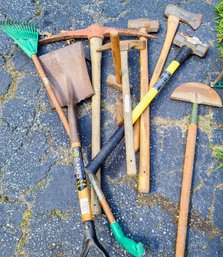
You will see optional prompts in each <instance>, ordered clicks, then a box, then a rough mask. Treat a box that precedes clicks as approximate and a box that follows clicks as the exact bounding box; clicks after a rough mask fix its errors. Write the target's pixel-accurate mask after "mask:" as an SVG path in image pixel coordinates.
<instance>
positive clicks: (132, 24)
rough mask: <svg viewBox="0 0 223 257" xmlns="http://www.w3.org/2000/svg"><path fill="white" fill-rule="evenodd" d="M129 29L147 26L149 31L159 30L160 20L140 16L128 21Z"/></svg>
mask: <svg viewBox="0 0 223 257" xmlns="http://www.w3.org/2000/svg"><path fill="white" fill-rule="evenodd" d="M128 28H129V29H136V30H139V29H141V28H145V29H146V31H147V32H148V33H150V32H157V31H158V30H159V21H158V20H150V19H145V18H139V19H136V20H129V21H128Z"/></svg>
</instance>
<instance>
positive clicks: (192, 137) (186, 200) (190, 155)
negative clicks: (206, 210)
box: [175, 124, 197, 257]
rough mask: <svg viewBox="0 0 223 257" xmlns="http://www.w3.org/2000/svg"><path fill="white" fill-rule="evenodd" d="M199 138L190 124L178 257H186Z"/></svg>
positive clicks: (183, 182) (181, 198)
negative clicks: (191, 193)
mask: <svg viewBox="0 0 223 257" xmlns="http://www.w3.org/2000/svg"><path fill="white" fill-rule="evenodd" d="M196 137H197V125H196V124H190V125H189V128H188V134H187V143H186V151H185V159H184V169H183V180H182V189H181V197H180V210H179V221H178V231H177V241H176V255H175V256H176V257H184V253H185V245H186V237H187V224H188V211H189V204H190V192H191V183H192V176H193V166H194V156H195V147H196Z"/></svg>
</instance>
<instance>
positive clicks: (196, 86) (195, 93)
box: [170, 82, 222, 107]
mask: <svg viewBox="0 0 223 257" xmlns="http://www.w3.org/2000/svg"><path fill="white" fill-rule="evenodd" d="M170 98H171V99H174V100H179V101H184V102H190V103H196V104H205V105H210V106H215V107H222V102H221V98H220V97H219V95H218V94H217V93H216V92H215V90H214V89H212V88H210V87H209V86H207V85H205V84H202V83H196V82H190V83H185V84H183V85H181V86H179V87H177V88H176V89H175V90H174V91H173V93H172V95H171V97H170Z"/></svg>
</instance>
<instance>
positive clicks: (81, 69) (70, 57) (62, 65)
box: [40, 42, 109, 257]
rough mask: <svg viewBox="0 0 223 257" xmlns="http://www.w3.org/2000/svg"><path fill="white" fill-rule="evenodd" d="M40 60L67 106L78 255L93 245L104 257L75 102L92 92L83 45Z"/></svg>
mask: <svg viewBox="0 0 223 257" xmlns="http://www.w3.org/2000/svg"><path fill="white" fill-rule="evenodd" d="M40 62H41V64H42V66H43V68H44V70H45V71H46V73H47V76H48V78H49V80H50V81H51V83H52V84H53V89H54V92H55V94H56V96H57V98H58V100H59V102H60V105H61V106H68V120H69V125H70V131H71V137H70V142H71V152H72V155H73V158H74V159H73V160H74V169H75V176H76V184H77V191H78V197H79V202H80V210H81V216H82V222H83V227H84V235H85V237H84V242H83V251H82V254H81V256H82V257H84V256H87V254H88V252H89V249H90V246H93V245H94V246H95V247H96V248H98V250H99V251H100V252H101V253H102V254H103V256H109V255H108V253H107V252H106V251H105V249H104V248H103V247H102V246H101V244H100V243H99V241H98V239H97V236H96V232H95V227H94V222H93V218H92V212H91V207H90V197H89V192H88V188H87V180H86V174H85V171H84V164H83V160H82V155H81V143H80V139H79V136H78V125H77V117H76V112H75V106H76V105H77V103H79V102H80V101H82V100H85V99H87V98H89V97H90V96H92V95H93V94H94V91H93V89H92V86H91V82H90V79H89V76H88V73H87V68H86V63H85V60H84V50H83V46H82V44H81V42H78V43H74V44H72V45H70V46H67V47H64V48H61V49H59V50H56V51H53V52H50V53H48V54H45V55H42V56H40ZM52 105H53V104H52ZM53 107H54V106H53Z"/></svg>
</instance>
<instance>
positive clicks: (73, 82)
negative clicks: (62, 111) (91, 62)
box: [40, 42, 94, 106]
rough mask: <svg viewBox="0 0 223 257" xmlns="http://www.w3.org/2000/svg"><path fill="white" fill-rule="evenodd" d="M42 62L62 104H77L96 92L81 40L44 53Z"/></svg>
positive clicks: (41, 57) (41, 58)
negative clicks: (90, 77)
mask: <svg viewBox="0 0 223 257" xmlns="http://www.w3.org/2000/svg"><path fill="white" fill-rule="evenodd" d="M40 62H41V64H42V65H43V68H44V70H45V72H46V74H47V77H48V79H49V81H50V82H51V84H52V86H53V89H54V91H55V94H56V96H57V98H58V100H59V102H60V104H61V106H68V105H69V104H70V103H71V102H73V103H74V104H77V103H79V102H80V101H82V100H84V99H86V98H88V97H90V96H92V95H93V94H94V91H93V88H92V85H91V82H90V79H89V75H88V71H87V66H86V62H85V57H84V49H83V45H82V43H81V42H77V43H73V44H71V45H69V46H66V47H64V48H60V49H58V50H56V51H52V52H50V53H47V54H45V55H42V56H40ZM51 105H52V103H51Z"/></svg>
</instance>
